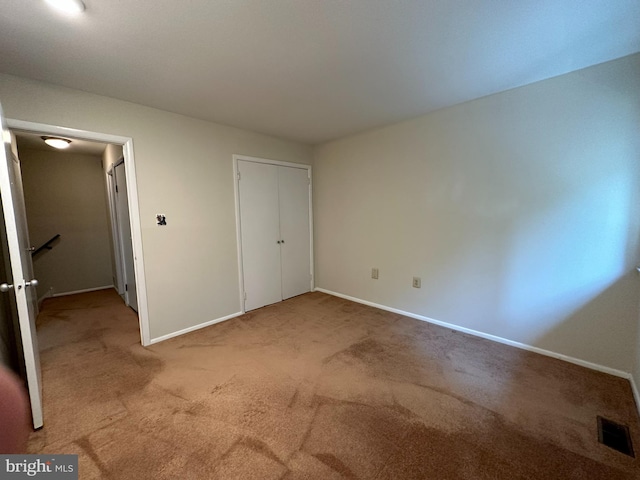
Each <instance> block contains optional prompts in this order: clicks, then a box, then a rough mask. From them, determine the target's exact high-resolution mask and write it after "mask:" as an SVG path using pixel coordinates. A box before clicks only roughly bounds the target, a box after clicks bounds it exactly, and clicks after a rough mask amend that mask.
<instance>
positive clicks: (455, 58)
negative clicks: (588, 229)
mask: <svg viewBox="0 0 640 480" xmlns="http://www.w3.org/2000/svg"><path fill="white" fill-rule="evenodd" d="M84 1H85V4H86V6H87V9H86V11H85V13H84V14H82V15H80V16H76V17H70V16H65V15H61V14H59V13H57V12H56V11H53V10H52V9H51V8H50V7H49V6H48V5H47V4H46V3H45V2H44V1H42V0H29V1H24V0H0V46H1V51H0V52H1V53H0V72H4V73H10V74H14V75H18V76H23V77H29V78H34V79H39V80H44V81H47V82H50V83H55V84H59V85H64V86H68V87H72V88H77V89H81V90H86V91H89V92H94V93H98V94H102V95H107V96H110V97H115V98H119V99H123V100H129V101H132V102H136V103H140V104H143V105H149V106H153V107H157V108H161V109H164V110H169V111H172V112H178V113H183V114H185V115H189V116H192V117H197V118H202V119H207V120H212V121H216V122H220V123H224V124H228V125H235V126H238V127H243V128H247V129H250V130H255V131H259V132H264V133H268V134H272V135H276V136H279V137H283V138H289V139H294V140H299V141H303V142H308V143H319V142H323V141H326V140H330V139H335V138H339V137H342V136H345V135H348V134H351V133H355V132H358V131H362V130H366V129H369V128H372V127H376V126H381V125H385V124H389V123H393V122H396V121H399V120H403V119H407V118H411V117H415V116H418V115H421V114H424V113H427V112H430V111H433V110H436V109H439V108H442V107H446V106H450V105H454V104H457V103H461V102H464V101H467V100H471V99H474V98H478V97H481V96H485V95H489V94H492V93H496V92H500V91H503V90H507V89H510V88H513V87H517V86H521V85H525V84H528V83H531V82H535V81H538V80H542V79H546V78H550V77H553V76H557V75H561V74H564V73H567V72H570V71H573V70H577V69H580V68H584V67H587V66H590V65H594V64H597V63H601V62H604V61H608V60H612V59H615V58H619V57H622V56H625V55H629V54H632V53H635V52H638V51H640V28H639V25H640V1H638V0H582V1H578V0H518V1H514V0H422V1H419V0H189V1H176V0H136V1H123V0H84ZM1 100H2V99H1V98H0V101H1Z"/></svg>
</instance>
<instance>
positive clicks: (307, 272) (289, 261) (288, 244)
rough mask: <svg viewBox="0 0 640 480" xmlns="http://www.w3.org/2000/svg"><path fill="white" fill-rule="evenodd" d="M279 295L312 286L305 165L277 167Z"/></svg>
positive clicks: (304, 290)
mask: <svg viewBox="0 0 640 480" xmlns="http://www.w3.org/2000/svg"><path fill="white" fill-rule="evenodd" d="M278 183H279V193H280V194H279V197H280V240H281V241H282V243H281V244H280V252H281V259H282V261H281V265H282V298H283V299H287V298H291V297H295V296H296V295H301V294H303V293H306V292H308V291H310V290H311V250H310V248H311V247H310V243H311V242H310V229H309V174H308V170H307V169H302V168H293V167H278Z"/></svg>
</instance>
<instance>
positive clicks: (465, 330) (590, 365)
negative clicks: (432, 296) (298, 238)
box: [315, 288, 640, 406]
mask: <svg viewBox="0 0 640 480" xmlns="http://www.w3.org/2000/svg"><path fill="white" fill-rule="evenodd" d="M315 290H316V291H318V292H322V293H326V294H328V295H333V296H335V297H340V298H344V299H345V300H351V301H352V302H356V303H362V304H363V305H368V306H370V307H375V308H379V309H380V310H386V311H388V312H393V313H398V314H400V315H404V316H405V317H411V318H415V319H417V320H422V321H425V322H429V323H433V324H435V325H439V326H441V327H445V328H449V329H451V330H456V331H458V332H463V333H468V334H469V335H474V336H476V337H480V338H484V339H487V340H492V341H494V342H498V343H502V344H505V345H509V346H511V347H516V348H521V349H523V350H528V351H530V352H535V353H539V354H541V355H545V356H547V357H552V358H557V359H559V360H564V361H565V362H569V363H574V364H576V365H580V366H582V367H586V368H590V369H591V370H597V371H598V372H604V373H608V374H610V375H615V376H616V377H622V378H626V379H627V380H629V381H630V382H631V384H632V388H635V384H634V383H633V377H632V376H631V374H630V373H628V372H623V371H622V370H617V369H615V368H610V367H605V366H604V365H599V364H597V363H592V362H588V361H586V360H581V359H579V358H575V357H570V356H569V355H563V354H562V353H557V352H552V351H551V350H545V349H543V348H539V347H534V346H533V345H527V344H526V343H520V342H515V341H513V340H509V339H506V338H502V337H498V336H496V335H491V334H488V333H483V332H479V331H477V330H472V329H470V328H465V327H460V326H458V325H454V324H452V323H447V322H441V321H440V320H435V319H433V318H429V317H425V316H423V315H418V314H415V313H411V312H405V311H404V310H399V309H397V308H392V307H387V306H386V305H380V304H378V303H373V302H369V301H367V300H362V299H360V298H356V297H351V296H349V295H343V294H342V293H337V292H332V291H331V290H326V289H324V288H316V289H315ZM634 394H635V395H636V405H639V406H640V401H639V397H638V394H637V391H636V392H634Z"/></svg>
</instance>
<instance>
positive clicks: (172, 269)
mask: <svg viewBox="0 0 640 480" xmlns="http://www.w3.org/2000/svg"><path fill="white" fill-rule="evenodd" d="M0 102H1V103H2V106H3V107H4V111H5V114H6V115H7V117H9V118H13V119H18V120H27V121H32V122H40V123H45V124H53V125H60V126H65V127H71V128H79V129H84V130H90V131H96V132H101V133H109V134H113V135H122V136H128V137H132V138H133V147H134V153H135V161H136V175H137V182H138V192H139V197H140V198H139V200H140V216H141V224H142V225H141V226H142V245H143V252H144V260H145V266H144V268H145V274H146V280H147V294H148V297H147V300H148V304H149V322H150V334H151V338H152V339H153V338H157V337H160V336H162V335H166V334H169V333H173V332H176V331H179V330H181V329H184V328H188V327H192V326H195V325H199V324H201V323H203V322H207V321H210V320H214V319H217V318H220V317H223V316H226V315H229V314H232V313H236V312H239V311H240V297H239V287H238V260H237V248H236V227H235V203H234V202H235V200H234V191H233V182H234V180H233V163H232V155H233V154H234V153H236V154H243V155H251V156H256V157H264V158H271V159H275V160H283V161H288V162H298V163H307V164H310V163H311V162H312V149H311V147H308V146H306V145H303V144H299V143H294V142H288V141H284V140H280V139H277V138H274V137H270V136H267V135H262V134H258V133H252V132H248V131H245V130H241V129H238V128H233V127H227V126H223V125H219V124H214V123H210V122H205V121H201V120H197V119H193V118H189V117H185V116H182V115H177V114H173V113H168V112H164V111H161V110H157V109H153V108H148V107H144V106H141V105H136V104H133V103H128V102H124V101H120V100H114V99H111V98H107V97H103V96H98V95H93V94H89V93H86V92H81V91H79V90H72V89H67V88H62V87H58V86H54V85H50V84H46V83H41V82H36V81H31V80H27V79H23V78H19V77H14V76H10V75H0ZM277 114H278V112H274V115H277ZM156 213H164V214H166V216H167V226H166V227H158V226H156V224H155V214H156Z"/></svg>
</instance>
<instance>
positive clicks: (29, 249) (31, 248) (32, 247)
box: [27, 245, 36, 252]
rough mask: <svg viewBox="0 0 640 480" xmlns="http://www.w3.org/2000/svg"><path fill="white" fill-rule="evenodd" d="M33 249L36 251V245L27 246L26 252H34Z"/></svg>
mask: <svg viewBox="0 0 640 480" xmlns="http://www.w3.org/2000/svg"><path fill="white" fill-rule="evenodd" d="M35 251H36V247H34V246H33V245H32V246H30V247H29V248H27V252H35Z"/></svg>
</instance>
